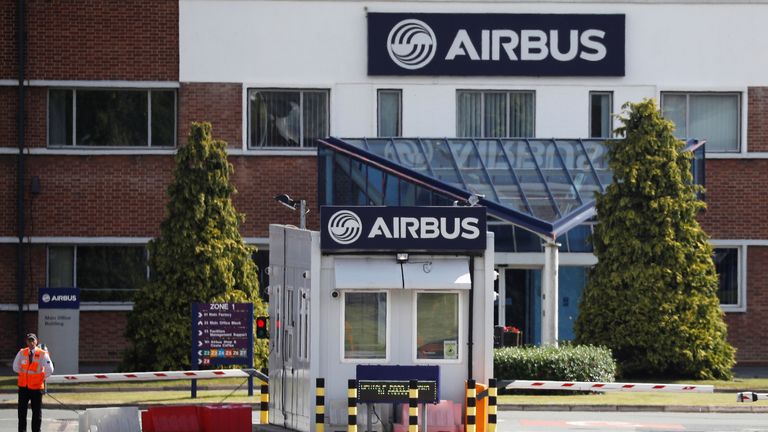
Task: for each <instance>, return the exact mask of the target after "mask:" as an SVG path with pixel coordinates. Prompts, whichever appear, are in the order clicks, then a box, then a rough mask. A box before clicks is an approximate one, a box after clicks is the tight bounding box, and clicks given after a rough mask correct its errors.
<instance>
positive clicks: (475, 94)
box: [456, 90, 536, 138]
mask: <svg viewBox="0 0 768 432" xmlns="http://www.w3.org/2000/svg"><path fill="white" fill-rule="evenodd" d="M456 105H457V106H456V136H458V137H478V138H479V137H483V138H506V137H515V138H524V137H532V136H534V117H535V111H536V110H535V105H534V93H533V92H532V91H474V90H459V91H458V92H457V93H456Z"/></svg>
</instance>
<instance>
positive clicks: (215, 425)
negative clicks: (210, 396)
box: [200, 405, 253, 432]
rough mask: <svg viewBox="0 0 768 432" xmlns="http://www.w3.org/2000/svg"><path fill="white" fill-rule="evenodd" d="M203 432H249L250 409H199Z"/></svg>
mask: <svg viewBox="0 0 768 432" xmlns="http://www.w3.org/2000/svg"><path fill="white" fill-rule="evenodd" d="M200 423H201V424H202V426H203V432H221V431H227V432H251V430H252V428H253V426H252V419H251V407H250V406H247V405H205V406H202V407H200Z"/></svg>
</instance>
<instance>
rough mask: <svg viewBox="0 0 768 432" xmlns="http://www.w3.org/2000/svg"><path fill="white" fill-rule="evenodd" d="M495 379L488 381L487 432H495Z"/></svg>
mask: <svg viewBox="0 0 768 432" xmlns="http://www.w3.org/2000/svg"><path fill="white" fill-rule="evenodd" d="M496 394H497V389H496V378H489V379H488V432H496V405H497V402H496Z"/></svg>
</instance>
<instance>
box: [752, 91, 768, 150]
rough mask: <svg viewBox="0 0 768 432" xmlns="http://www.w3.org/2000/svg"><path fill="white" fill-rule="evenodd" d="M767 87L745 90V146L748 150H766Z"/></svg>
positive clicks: (767, 141) (767, 146)
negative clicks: (746, 141)
mask: <svg viewBox="0 0 768 432" xmlns="http://www.w3.org/2000/svg"><path fill="white" fill-rule="evenodd" d="M766 118H768V87H750V88H749V90H748V91H747V122H748V123H747V140H748V143H747V146H748V150H749V151H750V152H765V151H768V124H766V122H765V119H766Z"/></svg>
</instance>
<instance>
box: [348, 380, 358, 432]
mask: <svg viewBox="0 0 768 432" xmlns="http://www.w3.org/2000/svg"><path fill="white" fill-rule="evenodd" d="M347 414H348V416H347V417H348V418H347V432H357V380H353V379H351V380H349V381H347Z"/></svg>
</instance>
